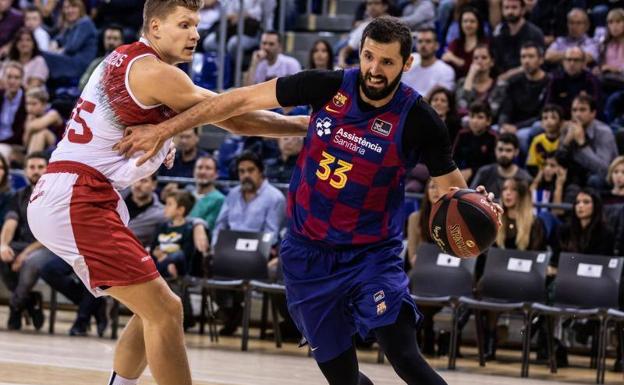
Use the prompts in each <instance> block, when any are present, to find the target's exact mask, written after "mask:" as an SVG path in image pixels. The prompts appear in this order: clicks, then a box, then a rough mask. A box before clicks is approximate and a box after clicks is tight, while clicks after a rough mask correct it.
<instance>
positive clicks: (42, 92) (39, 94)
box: [26, 87, 50, 104]
mask: <svg viewBox="0 0 624 385" xmlns="http://www.w3.org/2000/svg"><path fill="white" fill-rule="evenodd" d="M26 97H27V98H33V99H37V100H38V101H40V102H41V103H44V104H45V103H47V102H48V101H49V100H50V94H48V91H46V89H45V88H43V87H36V88H31V89H29V90H28V91H27V92H26Z"/></svg>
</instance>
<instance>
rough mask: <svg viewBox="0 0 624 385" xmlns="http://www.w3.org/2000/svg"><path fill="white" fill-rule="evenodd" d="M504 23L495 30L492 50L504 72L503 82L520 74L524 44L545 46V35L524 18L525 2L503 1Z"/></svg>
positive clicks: (519, 0)
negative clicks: (521, 51)
mask: <svg viewBox="0 0 624 385" xmlns="http://www.w3.org/2000/svg"><path fill="white" fill-rule="evenodd" d="M502 4H503V5H502V7H503V22H502V23H501V24H499V25H498V27H496V29H495V30H494V37H493V39H492V50H493V51H494V56H495V57H496V65H497V66H498V67H499V68H500V70H501V71H503V73H502V74H500V78H501V79H502V80H507V79H509V78H510V77H512V76H513V75H515V74H517V73H520V72H521V71H522V68H521V67H520V48H521V47H522V44H524V43H526V42H528V41H532V42H534V43H535V44H537V45H539V46H542V47H543V46H544V35H543V34H542V31H541V30H540V29H539V28H538V27H537V26H535V24H533V23H531V22H530V21H528V20H526V19H525V17H524V12H525V4H524V0H503V1H502Z"/></svg>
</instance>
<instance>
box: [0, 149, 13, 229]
mask: <svg viewBox="0 0 624 385" xmlns="http://www.w3.org/2000/svg"><path fill="white" fill-rule="evenodd" d="M9 171H10V170H9V163H8V162H7V161H6V159H4V157H3V156H2V155H0V218H4V217H5V216H6V213H7V211H8V209H9V205H10V204H11V199H12V198H13V193H14V192H13V189H12V188H11V184H10V183H9V179H10V174H9Z"/></svg>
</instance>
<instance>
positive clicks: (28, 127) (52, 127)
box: [23, 88, 63, 154]
mask: <svg viewBox="0 0 624 385" xmlns="http://www.w3.org/2000/svg"><path fill="white" fill-rule="evenodd" d="M49 99H50V96H49V95H48V92H47V91H46V90H45V88H32V89H30V90H29V91H28V92H26V113H27V114H28V115H27V116H26V122H25V123H24V139H23V141H24V146H26V153H28V154H30V153H31V152H37V151H44V150H47V149H49V148H50V147H52V146H54V145H55V144H56V142H57V138H60V137H61V136H62V135H63V118H62V117H61V114H59V113H58V111H56V110H55V109H52V108H50V107H49V106H48V101H49Z"/></svg>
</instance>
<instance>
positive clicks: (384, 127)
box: [371, 118, 392, 136]
mask: <svg viewBox="0 0 624 385" xmlns="http://www.w3.org/2000/svg"><path fill="white" fill-rule="evenodd" d="M371 130H372V131H373V132H374V133H377V134H379V135H383V136H388V135H390V132H391V131H392V124H391V123H388V122H386V121H384V120H381V119H379V118H377V119H375V121H374V122H373V125H372V126H371Z"/></svg>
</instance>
